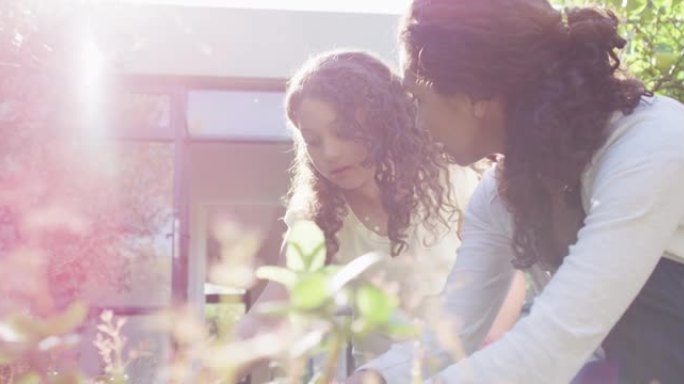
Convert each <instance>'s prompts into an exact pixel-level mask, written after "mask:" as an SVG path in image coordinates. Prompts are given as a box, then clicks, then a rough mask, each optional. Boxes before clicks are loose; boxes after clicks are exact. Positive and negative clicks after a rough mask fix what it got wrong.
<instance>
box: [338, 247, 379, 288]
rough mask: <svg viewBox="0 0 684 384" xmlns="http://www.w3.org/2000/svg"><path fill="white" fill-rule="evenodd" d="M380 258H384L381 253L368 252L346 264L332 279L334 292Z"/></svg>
mask: <svg viewBox="0 0 684 384" xmlns="http://www.w3.org/2000/svg"><path fill="white" fill-rule="evenodd" d="M380 260H382V257H381V256H380V255H379V254H377V253H367V254H365V255H363V256H360V257H357V258H356V259H354V260H352V261H350V262H349V264H347V265H345V266H344V267H343V268H342V269H341V270H340V271H339V272H337V273H336V274H335V277H333V280H332V281H331V289H332V290H333V292H336V291H338V290H340V289H342V287H344V286H345V285H347V284H348V283H349V282H350V281H352V280H354V279H355V278H357V277H358V276H359V275H361V274H362V273H364V272H366V271H367V270H368V269H369V268H370V267H372V266H374V265H375V264H377V263H378V262H379V261H380Z"/></svg>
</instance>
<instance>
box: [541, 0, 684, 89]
mask: <svg viewBox="0 0 684 384" xmlns="http://www.w3.org/2000/svg"><path fill="white" fill-rule="evenodd" d="M554 2H555V3H557V4H559V5H562V6H577V5H596V6H599V7H605V8H609V9H612V10H613V11H615V13H616V14H617V15H618V16H619V17H620V19H621V20H622V25H621V27H620V33H621V35H622V36H623V37H625V38H626V39H627V40H628V45H627V47H626V49H625V50H624V52H623V54H622V59H623V64H624V66H625V67H626V68H627V69H628V70H629V71H630V72H631V73H632V74H633V75H634V76H636V77H637V78H639V79H641V80H642V81H644V83H645V84H646V86H647V87H648V89H649V90H651V91H653V92H655V93H658V94H663V95H668V96H671V97H673V98H675V99H678V100H679V101H682V102H684V1H682V0H560V1H559V0H556V1H554Z"/></svg>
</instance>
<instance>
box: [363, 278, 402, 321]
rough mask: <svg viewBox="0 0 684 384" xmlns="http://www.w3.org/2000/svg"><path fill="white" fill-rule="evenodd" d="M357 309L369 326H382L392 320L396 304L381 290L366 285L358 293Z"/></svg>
mask: <svg viewBox="0 0 684 384" xmlns="http://www.w3.org/2000/svg"><path fill="white" fill-rule="evenodd" d="M356 308H357V310H358V313H359V315H360V316H361V318H362V319H364V320H365V321H366V322H368V324H371V325H373V326H381V325H385V324H387V323H388V322H389V321H390V319H391V318H392V313H393V312H394V310H395V308H396V302H395V300H393V299H392V298H391V297H390V296H389V295H387V294H386V293H385V292H383V291H382V290H381V289H379V288H377V287H374V286H371V285H364V286H362V287H361V288H359V290H358V292H357V293H356Z"/></svg>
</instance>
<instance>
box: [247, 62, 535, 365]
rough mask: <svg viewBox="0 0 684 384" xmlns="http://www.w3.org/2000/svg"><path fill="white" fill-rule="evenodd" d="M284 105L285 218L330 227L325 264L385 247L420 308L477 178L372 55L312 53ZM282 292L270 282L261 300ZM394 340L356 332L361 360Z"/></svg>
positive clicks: (251, 322)
mask: <svg viewBox="0 0 684 384" xmlns="http://www.w3.org/2000/svg"><path fill="white" fill-rule="evenodd" d="M286 109H287V117H288V120H289V122H290V123H291V125H292V127H293V138H294V145H295V161H294V165H293V168H292V170H293V176H292V191H291V193H290V199H289V203H288V210H287V214H286V216H285V221H286V223H287V224H288V226H290V227H291V226H292V224H293V223H294V222H295V221H296V220H298V219H309V220H314V221H315V222H316V223H317V224H318V226H319V227H320V228H321V229H322V230H323V232H324V235H325V239H326V245H327V252H328V255H327V261H328V262H334V263H347V262H349V261H351V260H352V259H354V258H356V257H359V256H361V255H363V254H365V253H368V252H372V251H376V252H383V253H385V254H386V255H387V257H386V258H385V260H383V261H382V262H381V264H380V267H379V269H380V273H382V274H383V275H384V278H385V280H386V282H387V283H389V284H396V285H397V286H398V288H399V292H398V294H399V296H400V299H401V301H402V303H403V304H404V305H402V307H403V309H407V310H408V311H409V312H412V313H410V314H411V315H413V316H415V315H417V311H418V308H419V306H420V303H421V301H422V300H423V298H425V297H426V296H430V295H436V294H438V293H439V291H440V290H441V289H442V288H443V285H444V282H445V280H446V274H447V272H448V271H449V270H450V268H451V266H452V265H453V260H454V257H455V251H456V248H457V247H458V245H459V243H460V241H459V239H458V234H457V229H458V221H459V220H458V219H459V216H458V213H459V212H458V209H459V208H460V207H464V206H465V204H466V201H467V200H468V197H469V195H470V192H471V189H472V187H474V185H475V184H476V183H477V181H478V177H477V176H476V174H475V173H474V172H473V171H472V170H470V169H468V168H463V167H455V166H450V167H449V166H448V165H447V161H446V157H445V156H444V155H443V151H441V150H440V148H439V147H437V146H436V145H435V144H434V143H433V141H432V140H431V139H430V137H429V135H428V133H427V132H425V131H424V130H422V129H419V128H417V127H416V126H415V105H414V103H413V102H412V100H411V99H410V98H409V97H408V95H407V94H406V93H405V91H404V89H403V87H402V84H401V81H400V79H399V78H398V77H397V76H396V75H394V74H393V73H392V72H391V71H390V69H389V68H388V67H387V66H386V65H385V64H383V63H382V62H381V61H380V60H378V59H376V58H375V57H373V56H371V55H369V54H367V53H363V52H331V53H325V54H322V55H320V56H318V57H315V58H313V59H311V60H310V61H309V62H308V63H307V64H306V65H305V66H304V67H303V68H302V69H301V70H300V71H299V72H298V73H297V74H296V75H295V76H294V77H293V78H292V79H291V80H290V82H289V86H288V91H287V95H286ZM515 287H516V289H514V290H512V291H511V292H512V293H511V299H510V300H509V305H510V307H511V308H510V309H508V310H507V311H506V312H505V313H503V314H502V317H501V318H500V320H499V321H500V324H501V325H500V326H499V327H502V328H505V329H507V328H509V327H510V326H511V325H512V323H513V322H514V321H515V320H516V319H517V315H518V313H519V311H520V307H521V305H522V301H523V296H524V290H525V289H524V281H523V280H522V277H521V276H518V278H517V279H516V285H515ZM283 297H284V292H283V291H282V289H280V288H279V286H277V285H272V284H271V285H269V286H268V287H267V288H266V290H265V292H264V294H262V296H261V297H260V299H259V302H264V301H271V300H275V299H278V298H283ZM259 323H260V321H259V319H258V318H257V317H256V315H255V314H252V313H250V314H249V315H247V317H246V319H245V320H243V321H242V322H241V324H240V326H239V333H241V334H242V335H243V336H248V335H251V334H254V333H256V332H257V328H258V327H259V325H260V324H259ZM492 332H493V334H500V333H502V330H501V329H492ZM390 345H391V340H390V339H389V338H387V337H385V336H383V335H372V336H370V337H368V338H366V339H364V340H355V341H354V352H355V358H356V360H357V362H365V361H366V360H367V359H368V358H370V357H374V356H376V355H378V354H380V353H382V352H384V351H385V350H386V349H387V348H388V347H389V346H390Z"/></svg>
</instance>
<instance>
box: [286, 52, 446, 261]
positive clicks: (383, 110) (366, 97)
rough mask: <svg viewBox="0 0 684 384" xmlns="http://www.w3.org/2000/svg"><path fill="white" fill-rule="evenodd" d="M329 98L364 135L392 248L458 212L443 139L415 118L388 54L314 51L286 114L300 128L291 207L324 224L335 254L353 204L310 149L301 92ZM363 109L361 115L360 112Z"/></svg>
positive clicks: (357, 136) (353, 136) (294, 81)
mask: <svg viewBox="0 0 684 384" xmlns="http://www.w3.org/2000/svg"><path fill="white" fill-rule="evenodd" d="M305 98H313V99H317V100H321V101H324V102H327V103H330V104H331V105H332V106H333V107H334V108H335V111H336V113H337V114H338V115H339V116H340V119H342V121H344V123H345V127H347V129H348V132H343V134H344V135H346V138H347V139H349V140H356V141H359V142H362V143H364V144H365V145H366V146H367V148H368V153H369V156H368V158H367V159H366V161H365V165H368V166H374V167H375V181H376V183H377V184H378V188H379V190H380V199H381V202H382V206H383V208H384V210H385V212H386V213H387V215H388V221H387V232H388V238H389V240H390V248H391V249H390V250H389V251H390V253H391V255H392V256H396V255H399V254H400V253H401V252H403V251H404V250H405V249H406V247H407V242H406V240H407V236H408V235H407V230H408V228H409V226H410V225H412V224H414V223H416V222H417V221H416V220H418V221H420V222H421V223H422V224H423V225H425V226H426V228H428V230H430V231H432V232H433V233H434V232H435V231H436V229H437V228H438V227H439V226H440V225H446V226H448V225H449V224H448V221H449V220H450V219H451V217H452V216H453V215H454V214H455V213H456V210H455V205H454V204H453V202H452V200H451V197H450V196H451V186H450V185H449V182H448V180H449V172H448V168H447V165H448V162H447V160H446V157H445V155H444V152H443V151H442V150H441V147H440V146H439V145H438V144H437V143H435V142H434V141H433V140H431V138H430V136H429V134H428V133H427V132H426V131H425V130H423V129H419V128H418V127H417V126H416V124H415V113H416V107H415V105H414V103H413V101H412V100H411V98H410V96H409V95H408V94H407V93H406V92H405V91H404V89H403V86H402V83H401V80H400V78H399V77H398V76H396V75H395V74H394V73H393V72H392V71H391V70H390V69H389V68H388V67H387V66H386V65H385V64H384V63H383V62H382V61H380V60H379V59H377V58H375V57H374V56H372V55H370V54H368V53H365V52H356V51H338V52H328V53H324V54H321V55H319V56H317V57H314V58H312V59H310V60H309V61H308V62H307V63H306V64H305V65H304V66H303V67H302V68H301V69H300V70H299V72H298V73H297V74H296V75H295V76H293V77H292V78H291V79H290V81H289V82H288V89H287V93H286V97H285V105H286V111H287V118H288V120H289V123H290V125H291V127H292V128H295V129H293V138H294V149H295V159H294V162H293V165H292V167H291V190H290V192H289V194H288V196H289V202H288V206H289V209H298V210H300V211H301V212H303V213H304V215H305V216H306V217H307V218H310V219H313V220H314V222H315V223H316V224H318V226H319V227H320V228H321V229H322V230H323V233H324V234H325V239H326V246H327V261H328V262H330V261H331V260H332V258H333V256H334V255H335V254H336V253H337V251H338V250H339V242H338V239H337V236H336V235H337V232H338V231H339V230H340V229H341V228H342V222H343V218H344V217H345V215H347V214H348V211H347V205H346V203H345V200H344V198H343V196H342V191H341V190H340V189H339V188H338V187H336V186H335V185H334V184H333V183H332V182H330V181H329V180H327V179H326V178H325V177H323V176H322V175H321V174H320V173H319V172H318V171H317V170H316V169H315V168H314V166H313V164H312V163H311V160H310V159H309V156H308V155H307V150H306V144H305V143H304V140H303V138H302V136H301V134H300V133H299V131H298V129H296V127H297V123H298V116H297V114H298V111H299V107H300V105H301V102H302V100H304V99H305ZM358 111H363V112H364V113H363V116H364V118H363V119H362V121H360V119H358V118H357V116H358V113H357V112H358Z"/></svg>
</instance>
